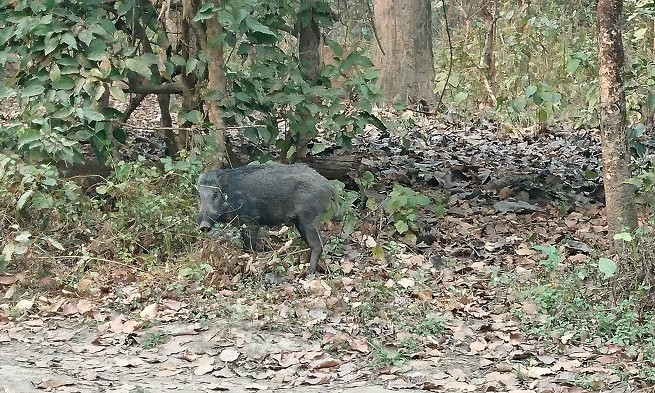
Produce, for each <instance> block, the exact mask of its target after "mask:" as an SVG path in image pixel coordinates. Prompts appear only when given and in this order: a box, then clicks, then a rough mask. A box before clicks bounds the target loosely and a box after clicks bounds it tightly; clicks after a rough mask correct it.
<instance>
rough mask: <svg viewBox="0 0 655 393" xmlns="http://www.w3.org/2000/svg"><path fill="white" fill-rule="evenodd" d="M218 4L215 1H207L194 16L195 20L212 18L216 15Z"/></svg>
mask: <svg viewBox="0 0 655 393" xmlns="http://www.w3.org/2000/svg"><path fill="white" fill-rule="evenodd" d="M215 9H216V6H215V5H214V4H213V3H205V4H203V5H202V7H200V9H199V10H198V13H196V15H195V16H194V17H193V21H194V22H200V21H203V20H206V19H209V18H211V17H212V16H213V15H214V10H215Z"/></svg>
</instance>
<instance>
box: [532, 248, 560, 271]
mask: <svg viewBox="0 0 655 393" xmlns="http://www.w3.org/2000/svg"><path fill="white" fill-rule="evenodd" d="M532 248H534V249H535V250H537V251H541V252H542V253H544V254H545V255H546V259H542V260H541V261H539V264H540V265H541V266H543V267H545V268H546V269H548V270H549V271H553V270H555V269H557V267H558V266H559V264H560V263H561V262H562V257H561V256H560V254H559V253H560V250H559V249H558V248H557V247H555V246H552V245H551V246H540V245H535V246H533V247H532Z"/></svg>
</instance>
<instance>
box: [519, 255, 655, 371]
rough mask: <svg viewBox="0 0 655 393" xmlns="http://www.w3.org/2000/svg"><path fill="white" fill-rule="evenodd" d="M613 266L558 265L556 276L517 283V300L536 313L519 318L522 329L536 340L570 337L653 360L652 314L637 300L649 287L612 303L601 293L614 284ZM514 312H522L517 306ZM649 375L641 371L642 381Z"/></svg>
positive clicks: (601, 262) (604, 263) (605, 263)
mask: <svg viewBox="0 0 655 393" xmlns="http://www.w3.org/2000/svg"><path fill="white" fill-rule="evenodd" d="M616 267H617V265H616V264H615V263H614V262H613V261H611V260H609V259H606V258H599V259H598V260H589V261H587V262H584V263H576V264H575V265H569V266H561V268H560V269H558V270H557V271H556V272H550V274H547V275H535V276H534V279H533V280H532V281H530V282H528V283H527V284H521V285H522V287H521V288H520V292H521V293H520V296H519V297H520V298H525V299H527V300H529V301H530V302H532V303H533V304H535V305H536V306H537V312H538V315H536V316H534V317H532V316H526V315H522V320H523V321H524V322H525V323H526V328H527V329H528V330H529V331H530V332H531V333H533V334H536V335H539V336H540V337H551V338H553V339H555V340H557V339H558V338H559V337H562V336H564V335H571V336H572V339H574V340H580V341H582V342H585V343H589V344H596V345H597V344H599V343H600V345H604V344H605V343H615V344H618V345H621V346H625V347H627V348H628V349H629V350H631V351H634V352H636V353H638V354H640V356H644V358H648V357H650V356H653V354H655V314H654V313H653V312H652V311H644V308H643V302H644V298H643V296H644V295H645V294H647V293H648V291H649V288H643V287H642V288H641V289H640V290H636V291H633V292H632V293H631V294H629V295H628V296H626V297H625V299H624V300H621V301H616V300H615V299H614V298H612V297H611V296H610V295H609V294H608V293H607V291H606V289H605V288H607V286H608V284H609V283H610V282H614V280H616V276H615V270H616ZM545 268H546V269H548V266H545ZM610 280H612V281H610ZM515 285H516V284H515ZM519 303H520V302H519ZM515 312H516V313H517V314H519V315H521V313H522V311H521V310H520V309H519V308H518V306H517V309H516V310H515ZM651 374H652V370H650V369H649V370H643V371H642V376H643V377H645V378H652V375H651ZM649 375H651V376H649ZM651 380H652V379H651Z"/></svg>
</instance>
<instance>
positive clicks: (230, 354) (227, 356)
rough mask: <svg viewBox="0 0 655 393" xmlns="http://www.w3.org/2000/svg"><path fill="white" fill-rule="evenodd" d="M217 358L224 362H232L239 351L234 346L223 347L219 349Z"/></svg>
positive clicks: (236, 357) (237, 356)
mask: <svg viewBox="0 0 655 393" xmlns="http://www.w3.org/2000/svg"><path fill="white" fill-rule="evenodd" d="M218 358H219V359H221V361H223V362H225V363H229V362H233V361H235V360H237V359H238V358H239V351H237V350H236V349H234V348H225V349H224V350H223V351H221V354H220V355H218Z"/></svg>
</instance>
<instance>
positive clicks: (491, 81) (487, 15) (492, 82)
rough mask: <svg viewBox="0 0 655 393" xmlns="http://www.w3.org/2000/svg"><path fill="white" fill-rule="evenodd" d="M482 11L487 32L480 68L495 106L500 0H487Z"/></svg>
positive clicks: (490, 98) (496, 103)
mask: <svg viewBox="0 0 655 393" xmlns="http://www.w3.org/2000/svg"><path fill="white" fill-rule="evenodd" d="M492 6H493V9H492ZM481 12H482V17H483V18H484V24H485V30H486V33H485V37H484V45H483V48H482V55H481V56H480V68H481V69H482V78H483V83H484V85H485V88H486V89H487V93H489V97H488V101H489V103H490V104H491V106H493V107H494V108H495V107H496V105H498V99H497V98H496V59H495V56H494V47H495V43H496V21H497V20H498V0H493V3H491V2H489V1H485V2H484V3H483V4H482V9H481Z"/></svg>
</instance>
